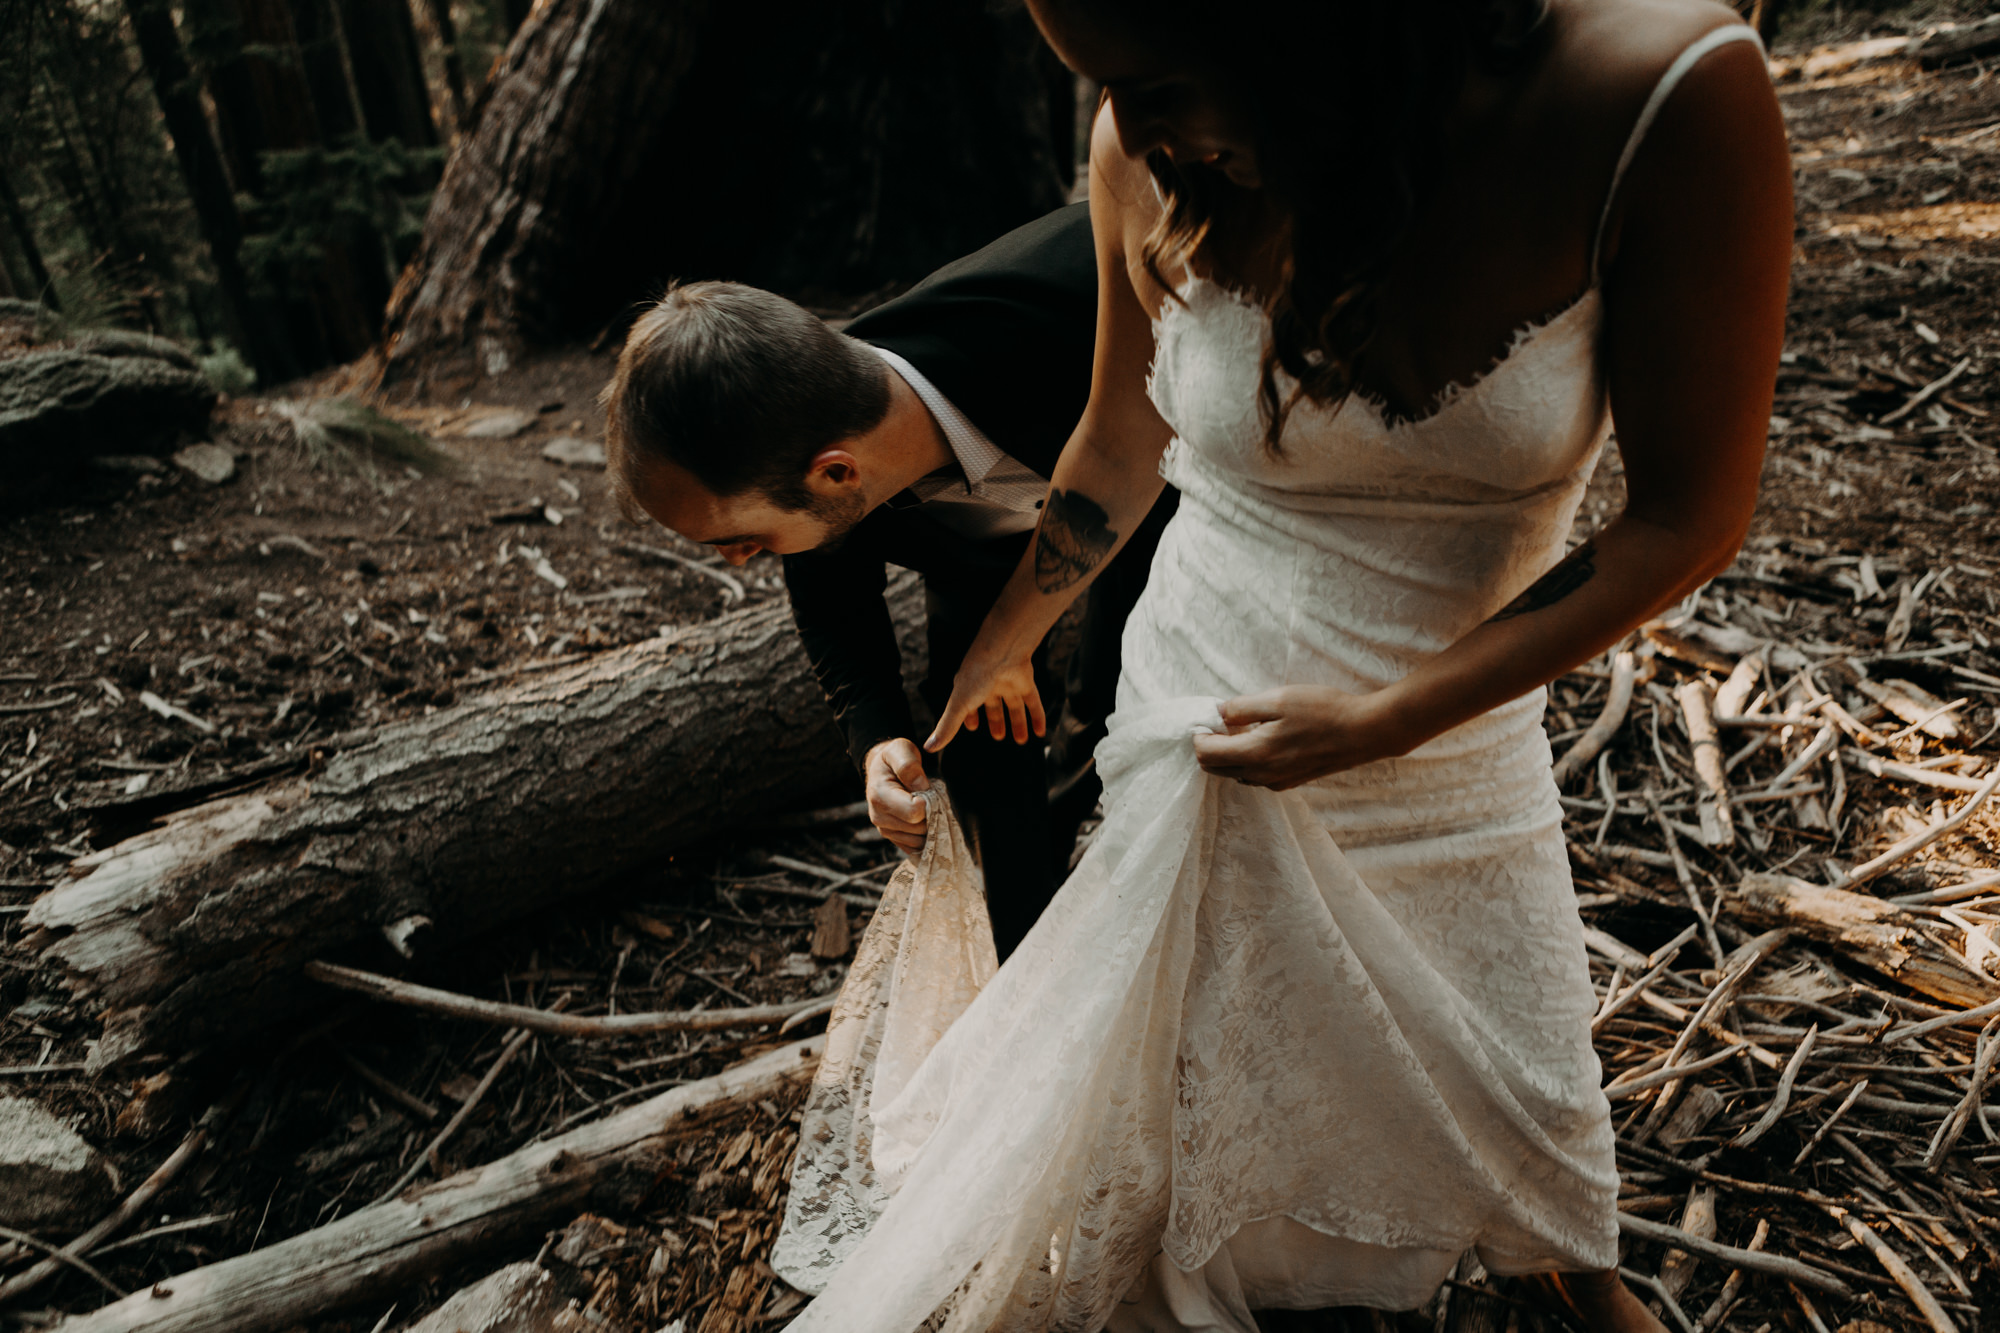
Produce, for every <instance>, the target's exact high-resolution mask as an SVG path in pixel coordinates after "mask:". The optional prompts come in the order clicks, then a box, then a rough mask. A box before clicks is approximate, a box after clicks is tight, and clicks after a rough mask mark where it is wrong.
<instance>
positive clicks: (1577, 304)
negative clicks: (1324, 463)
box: [1153, 273, 1600, 434]
mask: <svg viewBox="0 0 2000 1333" xmlns="http://www.w3.org/2000/svg"><path fill="white" fill-rule="evenodd" d="M1203 287H1206V288H1209V289H1211V290H1213V291H1215V292H1217V293H1220V294H1221V296H1222V297H1223V299H1225V300H1227V301H1229V302H1231V303H1233V304H1235V305H1238V306H1241V307H1242V308H1244V309H1246V310H1249V311H1252V312H1254V313H1255V314H1256V315H1257V317H1258V319H1259V320H1261V321H1263V322H1264V323H1265V324H1266V325H1267V326H1268V324H1269V316H1268V314H1267V312H1266V311H1265V309H1264V307H1263V306H1262V305H1261V304H1259V303H1258V302H1256V301H1253V300H1251V299H1250V297H1248V296H1247V295H1245V294H1244V293H1242V292H1240V291H1238V290H1236V289H1235V288H1234V287H1228V286H1225V285H1223V284H1222V283H1219V282H1217V281H1215V280H1214V279H1213V278H1209V277H1206V276H1204V275H1202V274H1199V273H1193V274H1190V275H1189V276H1188V278H1187V280H1186V281H1185V282H1183V283H1181V284H1180V285H1179V286H1178V287H1176V288H1174V290H1173V294H1174V297H1177V298H1179V299H1177V300H1176V299H1172V298H1170V299H1169V300H1168V301H1167V302H1166V304H1165V305H1164V306H1163V307H1162V309H1161V311H1160V314H1159V315H1158V316H1157V317H1156V318H1155V319H1154V320H1153V326H1154V340H1155V342H1156V343H1157V341H1158V337H1159V333H1158V331H1159V329H1160V328H1162V327H1163V326H1164V325H1165V323H1166V321H1167V319H1168V317H1169V315H1170V314H1171V312H1172V310H1173V308H1174V307H1175V306H1182V307H1186V308H1187V310H1188V311H1189V312H1191V311H1192V309H1193V305H1192V302H1191V301H1190V300H1189V297H1190V295H1191V294H1192V293H1194V292H1195V291H1197V290H1198V289H1200V288H1203ZM1599 295H1600V288H1599V286H1598V284H1597V283H1595V282H1593V283H1591V284H1590V285H1589V286H1588V287H1586V288H1584V290H1583V291H1582V292H1581V293H1580V294H1579V295H1578V296H1577V297H1576V298H1575V299H1574V300H1572V301H1570V302H1569V303H1568V304H1567V305H1565V306H1562V307H1561V308H1560V309H1558V310H1557V311H1555V313H1553V314H1551V315H1548V316H1546V317H1544V318H1542V319H1533V320H1529V321H1528V322H1526V323H1524V324H1522V325H1521V326H1520V327H1519V328H1517V329H1515V330H1514V333H1513V335H1512V336H1511V337H1510V338H1509V339H1508V340H1507V347H1506V349H1505V350H1504V351H1502V352H1501V353H1500V355H1498V356H1496V357H1494V358H1493V360H1492V361H1491V362H1489V363H1488V364H1487V366H1486V368H1485V369H1483V370H1481V371H1479V372H1478V373H1477V374H1475V375H1473V376H1472V377H1471V378H1469V379H1463V380H1453V381H1452V382H1450V383H1449V384H1446V385H1445V386H1444V387H1443V388H1442V389H1439V390H1438V391H1437V393H1436V394H1434V395H1432V397H1431V399H1430V401H1429V402H1428V403H1427V404H1426V405H1425V406H1424V410H1423V411H1422V412H1421V413H1420V414H1418V415H1417V416H1414V417H1406V416H1403V415H1401V414H1399V413H1393V412H1392V411H1391V410H1390V408H1389V405H1388V404H1387V403H1386V402H1384V401H1383V400H1382V399H1381V398H1379V397H1377V396H1376V395H1375V394H1372V393H1369V392H1368V391H1367V390H1365V389H1361V388H1358V387H1357V388H1355V389H1354V390H1353V391H1352V392H1351V393H1350V394H1349V397H1350V398H1351V399H1352V400H1353V401H1355V402H1357V403H1359V404H1360V405H1361V406H1362V408H1363V409H1364V410H1365V411H1366V412H1367V413H1368V415H1369V416H1370V417H1372V418H1373V419H1374V421H1375V424H1376V425H1377V426H1378V427H1380V428H1381V429H1382V430H1384V431H1386V432H1389V433H1391V434H1396V433H1401V432H1414V431H1417V430H1420V429H1422V428H1424V427H1426V426H1429V425H1431V424H1432V423H1434V422H1436V421H1438V420H1439V419H1441V418H1443V417H1445V416H1447V415H1449V414H1450V412H1451V411H1452V409H1453V408H1455V407H1456V406H1457V405H1458V404H1459V403H1460V402H1462V401H1463V400H1465V399H1466V398H1469V397H1471V396H1472V395H1473V394H1475V393H1477V392H1478V391H1479V390H1480V389H1481V388H1482V387H1484V386H1485V384H1486V383H1487V382H1488V381H1489V380H1491V379H1493V378H1494V377H1495V376H1497V375H1499V374H1501V373H1502V372H1503V371H1505V370H1506V369H1507V367H1509V366H1510V365H1512V364H1513V363H1514V362H1515V361H1516V360H1518V359H1519V358H1520V357H1521V356H1522V355H1523V354H1524V353H1525V352H1527V351H1528V349H1530V348H1531V347H1534V346H1535V345H1537V344H1538V343H1540V342H1541V341H1542V340H1543V337H1544V335H1546V334H1547V333H1548V332H1549V331H1550V330H1552V329H1554V328H1555V327H1556V326H1557V325H1560V324H1567V323H1569V322H1570V321H1571V320H1572V319H1573V318H1574V317H1575V316H1576V315H1577V313H1578V312H1579V311H1582V310H1584V309H1585V308H1586V307H1589V306H1591V305H1592V304H1593V303H1594V301H1595V299H1596V298H1597V297H1598V296H1599ZM1279 373H1280V374H1282V373H1283V372H1282V371H1280V372H1279Z"/></svg>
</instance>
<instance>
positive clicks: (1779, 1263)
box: [1618, 1213, 1852, 1296]
mask: <svg viewBox="0 0 2000 1333" xmlns="http://www.w3.org/2000/svg"><path fill="white" fill-rule="evenodd" d="M1618 1229H1619V1230H1620V1231H1622V1232H1624V1233H1625V1234H1626V1235H1628V1236H1637V1237H1638V1238H1639V1239H1640V1240H1649V1241H1656V1242H1658V1243H1659V1244H1661V1245H1670V1246H1672V1247H1673V1248H1674V1249H1677V1250H1686V1251H1687V1252H1688V1253H1689V1254H1699V1255H1701V1256H1703V1257H1704V1258H1708V1259H1713V1260H1715V1261H1716V1262H1717V1263H1723V1264H1728V1265H1729V1266H1730V1267H1732V1268H1746V1269H1749V1270H1750V1271H1751V1272H1753V1273H1764V1274H1766V1275H1768V1276H1770V1277H1778V1278H1784V1279H1786V1280H1787V1281H1791V1282H1799V1283H1803V1284H1804V1285H1806V1286H1808V1287H1812V1288H1814V1289H1816V1290H1819V1291H1830V1292H1832V1293H1833V1294H1834V1295H1836V1296H1846V1295H1849V1294H1851V1292H1852V1289H1851V1288H1850V1287H1849V1286H1848V1285H1847V1284H1846V1283H1845V1282H1842V1281H1841V1280H1840V1279H1839V1278H1837V1277H1835V1276H1833V1274H1831V1273H1827V1272H1823V1271H1821V1270H1820V1269H1817V1268H1814V1267H1813V1266H1812V1265H1811V1264H1808V1263H1805V1262H1803V1261H1801V1260H1798V1259H1787V1258H1785V1257H1784V1256H1783V1255H1777V1254H1765V1253H1762V1252H1761V1251H1758V1250H1745V1249H1741V1248H1739V1247H1737V1246H1735V1245H1724V1244H1723V1243H1722V1242H1721V1241H1715V1240H1704V1239H1702V1238H1701V1237H1700V1236H1696V1235H1691V1234H1690V1233H1688V1232H1686V1231H1683V1230H1681V1229H1680V1228H1679V1227H1671V1226H1668V1225H1667V1224H1666V1223H1664V1222H1655V1221H1652V1220H1651V1219H1650V1218H1644V1217H1634V1216H1633V1215H1632V1214H1630V1213H1620V1214H1618Z"/></svg>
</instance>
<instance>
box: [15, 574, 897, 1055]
mask: <svg viewBox="0 0 2000 1333" xmlns="http://www.w3.org/2000/svg"><path fill="white" fill-rule="evenodd" d="M918 605H919V599H918V596H917V593H916V584H915V580H914V579H913V578H907V577H906V578H903V579H901V580H899V581H898V582H897V583H896V584H894V585H893V591H892V597H891V610H892V612H893V613H894V615H895V617H896V621H897V623H898V624H899V625H901V626H904V627H905V629H904V640H905V645H906V646H905V657H906V660H907V661H908V662H910V663H912V664H913V663H914V660H915V657H916V653H917V650H916V647H915V644H916V642H917V641H918V639H919V638H920V636H919V635H917V634H916V633H915V632H914V630H913V629H912V628H910V627H912V626H914V625H915V624H917V623H918V622H919V621H920V619H921V618H920V617H919V616H918V615H917V607H918ZM906 672H907V673H908V674H907V675H906V678H907V679H910V680H915V679H916V668H915V667H914V665H910V666H906ZM849 771H850V768H849V761H848V759H847V756H846V751H845V747H844V746H843V744H842V741H841V737H840V735H839V732H838V729H837V728H836V727H835V726H834V725H833V721H832V717H831V715H830V714H829V712H828V710H827V707H826V704H825V701H824V699H823V698H822V696H821V694H820V690H819V686H818V684H817V682H816V681H815V680H814V679H813V677H812V673H811V671H810V669H809V668H808V666H807V664H806V660H805V654H804V652H803V651H802V650H801V649H800V647H799V644H798V638H797V635H796V634H795V632H794V631H793V628H792V624H791V617H790V615H789V613H788V610H787V608H786V607H785V606H784V605H783V604H775V605H767V606H762V607H757V608H753V609H751V610H747V611H741V612H737V613H735V614H733V615H728V616H723V617H721V618H719V619H717V620H714V621H711V622H709V623H707V624H705V625H698V626H693V627H690V628H688V629H685V630H682V631H680V632H679V633H677V634H676V635H674V636H673V637H671V638H664V639H655V640H651V641H649V642H647V643H643V644H637V645H634V646H632V647H630V648H625V649H621V650H619V651H617V652H611V653H605V654H602V655H600V656H597V657H595V658H592V659H590V660H589V661H586V662H579V663H575V664H572V665H569V666H566V667H559V668H555V669H550V670H546V671H540V672H535V673H533V674H531V675H528V676H526V677H525V678H522V679H520V680H519V681H518V683H511V684H509V685H507V686H505V687H503V688H501V689H499V690H496V691H495V692H493V693H491V694H488V695H484V696H481V697H478V698H475V699H472V700H469V701H467V702H465V703H463V704H460V705H458V706H457V707H454V708H450V709H446V710H443V711H440V712H438V713H436V714H434V715H432V716H430V717H426V718H421V719H413V720H410V721H407V722H403V723H399V724H396V725H393V726H390V727H386V728H383V729H382V730H381V731H380V732H378V733H377V734H376V735H375V736H374V738H373V739H372V740H370V741H368V742H367V743H366V744H363V745H360V746H358V747H357V748H354V749H351V750H348V751H345V752H343V753H341V754H339V755H337V756H336V757H334V758H333V759H332V760H331V761H330V762H328V763H327V764H326V766H325V767H324V769H323V770H321V771H317V772H313V773H310V774H307V775H305V776H298V777H290V778H285V779H282V780H279V781H276V782H273V783H271V784H269V785H267V786H264V787H262V788H259V789H257V790H253V791H249V792H245V793H242V794H239V795H235V796H229V797H225V798H222V799H220V800H215V801H211V802H209V803H207V804H205V805H202V806H198V807H196V808H194V809H191V810H187V811H183V812H181V813H180V814H177V815H174V816H172V817H170V818H169V819H168V820H167V821H166V822H165V823H164V825H163V826H162V827H160V828H157V829H154V830H152V831H150V832H147V833H145V834H142V835H140V836H138V837H136V838H131V839H128V840H127V841H125V842H122V843H119V844H116V845H114V846H112V847H110V848H107V849H105V850H104V851H101V852H98V853H96V854H94V855H92V856H90V857H87V858H85V859H84V860H83V861H80V862H78V863H77V866H76V867H75V869H76V870H78V871H80V872H88V873H86V874H84V877H83V878H81V879H78V880H76V881H74V882H72V883H70V884H67V885H64V886H63V887H61V888H57V889H53V890H51V891H49V892H48V893H46V894H44V895H43V896H42V898H41V899H40V900H39V901H38V902H37V903H36V904H35V906H34V908H33V910H32V911H31V912H30V913H29V914H28V917H27V924H28V926H29V928H30V929H33V930H37V931H38V932H40V933H39V934H38V935H37V936H36V940H35V943H36V946H37V947H39V948H42V949H43V950H44V951H45V957H46V959H47V960H48V961H51V962H56V963H60V964H62V965H63V966H64V967H66V968H67V969H68V973H69V980H70V983H71V985H72V986H73V988H74V989H75V990H76V991H77V992H78V993H79V995H81V996H84V997H88V998H92V999H94V1000H95V1001H96V1002H97V1003H99V1004H100V1005H102V1007H103V1014H102V1018H103V1023H104V1029H103V1034H102V1036H101V1038H100V1039H99V1041H98V1042H97V1043H96V1045H95V1046H94V1047H93V1050H92V1054H91V1064H92V1067H93V1068H104V1067H106V1066H109V1065H113V1064H116V1063H117V1062H118V1061H120V1060H122V1059H124V1058H126V1057H129V1056H131V1055H134V1054H137V1053H140V1052H142V1051H157V1050H168V1049H183V1048H186V1047H189V1046H205V1045H210V1044H226V1043H228V1042H230V1041H233V1040H238V1039H241V1038H243V1037H246V1036H248V1035H250V1034H252V1033H254V1032H255V1031H256V1030H257V1029H258V1028H260V1027H262V1026H265V1025H268V1024H270V1023H272V1022H275V1021H278V1020H280V1019H282V1018H284V1017H285V1016H287V1015H288V1014H291V1013H294V1012H296V1011H297V1010H298V1008H299V1007H300V1006H301V1005H302V1004H303V1003H305V1002H307V999H308V995H309V993H313V992H317V993H319V994H320V995H322V996H323V992H320V991H319V988H317V987H314V986H312V985H311V983H309V982H306V981H305V980H304V979H303V978H302V977H301V975H300V969H301V968H302V966H303V965H304V964H305V963H306V962H307V961H308V960H310V959H314V958H319V957H324V956H327V955H329V954H334V953H337V952H339V951H340V950H342V949H343V948H344V947H346V946H349V945H351V944H353V943H355V942H356V941H362V940H372V942H373V945H374V947H375V948H377V949H379V950H382V951H383V952H384V955H385V956H386V950H387V945H386V944H385V943H384V942H383V940H382V936H381V934H380V933H379V932H380V931H381V929H382V928H385V927H387V926H390V925H392V924H394V923H397V922H402V921H406V920H408V919H409V918H411V917H415V916H422V917H427V918H429V919H430V921H431V922H432V923H433V924H434V926H435V928H436V930H437V932H438V934H439V935H440V936H442V937H451V936H460V937H462V936H465V935H470V934H474V933H477V932H478V931H482V930H487V929H491V928H493V927H495V926H498V925H501V924H503V923H505V922H507V921H511V920H514V919H517V918H519V917H521V916H522V915H524V914H526V913H528V912H531V911H533V910H535V909H536V908H539V907H542V906H545V905H547V904H549V903H551V902H554V901H556V900H557V899H559V898H566V897H573V896H574V895H576V894H578V893H580V892H587V891H589V890H591V889H593V888H596V887H599V886H602V885H604V884H605V883H606V882H607V881H609V880H610V879H612V878H613V877H615V876H617V875H618V874H619V873H620V872H622V871H627V870H630V869H631V868H633V867H635V866H638V865H641V864H644V863H647V862H649V861H653V860H656V859H658V858H660V857H662V856H664V855H666V854H667V853H669V852H671V851H673V850H675V849H676V848H679V847H684V846H686V845H688V844H690V843H693V842H695V841H697V840H699V839H702V838H706V837H710V836H713V835H714V834H715V833H717V832H720V831H723V830H726V829H728V828H729V827H731V826H734V825H739V824H741V823H743V822H745V821H748V820H754V819H757V818H758V817H760V816H768V815H770V814H771V813H773V812H775V811H778V810H782V809H784V808H785V807H786V806H787V805H788V804H793V803H796V802H798V801H800V800H803V799H806V798H807V797H809V796H811V795H813V794H815V793H816V792H819V791H821V790H823V789H824V788H825V787H826V786H827V785H828V784H830V783H832V782H836V781H838V780H840V778H841V777H842V776H843V775H845V774H847V773H848V772H849Z"/></svg>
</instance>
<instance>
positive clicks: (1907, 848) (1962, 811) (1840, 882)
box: [1828, 768, 2000, 890]
mask: <svg viewBox="0 0 2000 1333" xmlns="http://www.w3.org/2000/svg"><path fill="white" fill-rule="evenodd" d="M1995 787H2000V768H1995V769H1994V770H1993V775H1992V776H1991V777H1989V778H1987V779H1986V781H1984V782H1982V783H1980V784H1979V790H1978V791H1976V792H1974V793H1972V795H1971V796H1969V797H1967V798H1966V799H1965V801H1964V802H1963V803H1961V804H1960V805H1959V807H1958V809H1957V810H1955V811H1953V812H1952V813H1951V814H1950V815H1948V816H1946V817H1945V818H1943V819H1940V820H1938V821H1936V822H1935V823H1933V824H1931V825H1930V826H1929V827H1927V828H1925V829H1923V830H1922V831H1921V832H1918V833H1914V834H1912V835H1911V836H1909V837H1907V838H1905V839H1903V840H1902V841H1901V842H1899V843H1897V844H1896V845H1895V846H1894V847H1891V848H1890V849H1889V850H1888V851H1886V852H1884V853H1882V854H1881V855H1880V856H1878V857H1876V858H1874V859H1873V860H1871V861H1864V862H1863V863H1862V864H1860V865H1858V866H1856V867H1854V869H1852V870H1850V871H1848V872H1847V873H1846V874H1845V875H1841V876H1839V877H1837V878H1836V879H1835V880H1834V882H1833V883H1832V884H1830V885H1829V886H1828V887H1829V888H1835V889H1849V890H1851V889H1854V888H1856V887H1858V886H1860V885H1862V884H1866V883H1867V882H1868V881H1869V880H1872V879H1875V878H1876V877H1878V876H1880V875H1882V874H1883V873H1885V872H1887V871H1889V870H1891V869H1893V868H1895V867H1896V866H1897V865H1900V864H1901V863H1902V862H1903V861H1905V860H1908V859H1909V858H1910V857H1912V856H1915V855H1916V854H1917V853H1918V852H1920V851H1922V850H1923V849H1924V848H1926V847H1928V846H1930V845H1931V844H1932V843H1934V842H1936V841H1938V840H1939V839H1941V838H1945V837H1948V836H1950V835H1951V834H1952V833H1955V832H1956V831H1957V830H1958V829H1959V828H1960V827H1962V826H1963V825H1964V823H1965V821H1966V820H1968V819H1970V818H1972V816H1973V815H1975V814H1976V813H1978V811H1979V807H1980V806H1982V805H1984V804H1985V803H1986V798H1987V797H1989V796H1991V795H1992V794H1993V789H1994V788H1995Z"/></svg>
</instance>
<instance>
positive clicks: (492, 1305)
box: [403, 1260, 635, 1333]
mask: <svg viewBox="0 0 2000 1333" xmlns="http://www.w3.org/2000/svg"><path fill="white" fill-rule="evenodd" d="M585 1291H586V1292H587V1288H585ZM577 1306H578V1301H577V1299H576V1298H575V1297H574V1296H569V1295H565V1294H564V1293H563V1291H562V1284H561V1283H560V1282H558V1280H557V1279H556V1278H555V1276H554V1275H553V1274H551V1273H549V1272H548V1271H547V1270H546V1269H544V1268H541V1267H539V1266H537V1265H536V1264H534V1263H531V1262H528V1261H526V1260H523V1261H522V1262H520V1263H517V1264H508V1265H507V1266H506V1267H505V1268H503V1269H501V1270H500V1271H498V1272H497V1273H489V1274H488V1275H487V1276H485V1277H483V1278H481V1279H480V1280H479V1281H477V1282H475V1283H473V1284H472V1285H471V1286H469V1287H466V1288H464V1289H463V1290H461V1291H459V1292H458V1293H457V1294H456V1295H454V1296H453V1297H452V1298H451V1299H450V1300H448V1301H446V1302H445V1303H444V1304H443V1305H440V1306H439V1307H438V1308H437V1309H435V1310H433V1311H431V1312H430V1313H429V1314H428V1315H425V1316H424V1317H423V1318H422V1319H420V1320H418V1321H417V1322H416V1323H414V1324H411V1325H409V1326H408V1327H406V1328H405V1329H404V1330H403V1333H635V1331H634V1330H632V1328H631V1326H630V1325H629V1324H626V1323H624V1322H622V1321H620V1322H612V1321H609V1320H606V1319H604V1318H603V1316H601V1315H598V1314H596V1313H595V1312H593V1314H592V1315H590V1316H586V1315H584V1313H583V1312H582V1311H581V1310H580V1309H578V1308H577Z"/></svg>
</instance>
